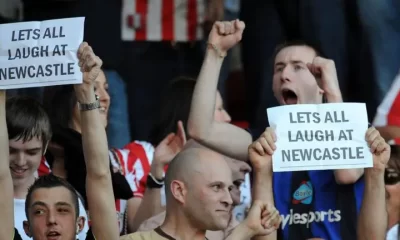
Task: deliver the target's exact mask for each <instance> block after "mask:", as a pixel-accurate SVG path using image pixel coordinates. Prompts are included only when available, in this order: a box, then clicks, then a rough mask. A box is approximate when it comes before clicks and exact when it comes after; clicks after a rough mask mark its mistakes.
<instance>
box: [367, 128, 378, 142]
mask: <svg viewBox="0 0 400 240" xmlns="http://www.w3.org/2000/svg"><path fill="white" fill-rule="evenodd" d="M375 130H376V129H375V128H374V127H370V128H368V130H367V132H366V133H365V140H366V141H368V139H369V136H370V135H371V133H373V132H374V131H375Z"/></svg>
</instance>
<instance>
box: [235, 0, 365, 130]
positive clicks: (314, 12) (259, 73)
mask: <svg viewBox="0 0 400 240" xmlns="http://www.w3.org/2000/svg"><path fill="white" fill-rule="evenodd" d="M345 2H346V1H321V0H311V1H301V0H295V1H287V0H280V1H275V0H254V1H246V0H243V1H241V8H240V10H241V12H240V18H241V19H242V20H243V21H244V22H245V23H246V25H247V28H246V31H245V32H244V35H243V41H242V61H243V70H244V74H245V75H244V76H245V79H246V85H247V86H246V97H247V105H246V110H247V115H248V120H249V123H250V127H252V128H253V129H258V130H259V131H262V130H263V129H265V124H267V123H268V119H267V115H266V114H265V109H267V108H269V107H274V106H277V105H278V102H277V101H276V99H275V97H274V94H273V91H272V88H271V86H272V75H273V67H272V66H273V62H274V59H273V57H271V56H273V55H274V51H275V48H276V46H277V45H278V44H281V43H283V42H285V41H288V42H292V41H293V40H298V39H300V40H303V41H304V42H307V43H308V44H310V45H312V46H314V47H315V48H316V49H318V50H320V51H321V53H322V54H323V55H324V56H326V57H328V58H330V59H332V60H333V61H334V62H335V64H336V68H337V74H338V79H339V81H340V84H339V85H340V87H341V90H342V93H343V95H344V97H345V98H346V96H347V84H348V83H349V81H348V65H349V58H348V47H347V33H348V26H347V22H346V16H345V11H344V8H343V4H344V3H345ZM361 2H362V1H361Z"/></svg>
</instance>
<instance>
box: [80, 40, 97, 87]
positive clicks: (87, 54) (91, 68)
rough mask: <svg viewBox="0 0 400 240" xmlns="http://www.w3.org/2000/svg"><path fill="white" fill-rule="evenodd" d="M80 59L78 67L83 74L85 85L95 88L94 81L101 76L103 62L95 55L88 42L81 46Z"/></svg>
mask: <svg viewBox="0 0 400 240" xmlns="http://www.w3.org/2000/svg"><path fill="white" fill-rule="evenodd" d="M78 59H79V63H78V65H79V67H80V68H81V72H82V73H83V84H87V85H90V86H94V81H95V80H96V78H97V76H99V73H100V71H101V66H102V65H103V61H101V59H100V58H99V57H98V56H96V55H95V54H94V52H93V49H92V48H91V47H90V46H89V44H88V43H87V42H83V43H81V45H80V46H79V49H78Z"/></svg>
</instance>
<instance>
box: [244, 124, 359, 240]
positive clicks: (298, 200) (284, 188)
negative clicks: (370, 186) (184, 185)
mask: <svg viewBox="0 0 400 240" xmlns="http://www.w3.org/2000/svg"><path fill="white" fill-rule="evenodd" d="M250 132H251V133H252V135H253V139H257V138H258V137H259V136H260V135H261V133H262V132H257V131H253V132H252V131H250ZM273 189H274V200H275V206H276V208H277V209H278V210H279V212H280V214H281V216H282V224H281V226H280V229H279V231H278V239H284V240H305V239H308V238H311V237H315V238H322V239H326V240H330V239H332V240H340V239H343V240H347V239H349V240H350V239H357V235H356V234H357V216H358V214H359V211H360V209H361V202H362V198H363V195H364V179H363V178H360V179H359V180H358V181H357V182H356V183H355V184H350V185H339V184H337V183H336V180H335V176H334V171H333V170H319V171H303V172H275V173H274V174H273Z"/></svg>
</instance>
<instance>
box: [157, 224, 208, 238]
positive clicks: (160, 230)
mask: <svg viewBox="0 0 400 240" xmlns="http://www.w3.org/2000/svg"><path fill="white" fill-rule="evenodd" d="M154 231H155V232H156V233H157V234H158V235H160V236H161V237H163V238H166V239H168V240H176V239H175V238H173V237H171V236H170V235H168V234H167V233H166V232H164V231H163V230H162V229H161V227H158V228H156V229H154ZM204 239H205V240H208V239H207V238H204Z"/></svg>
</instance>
